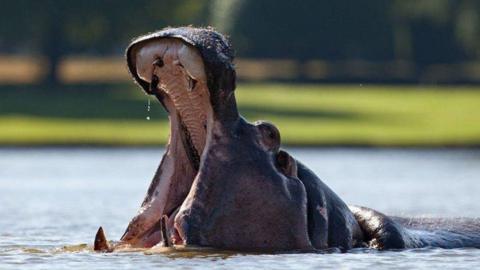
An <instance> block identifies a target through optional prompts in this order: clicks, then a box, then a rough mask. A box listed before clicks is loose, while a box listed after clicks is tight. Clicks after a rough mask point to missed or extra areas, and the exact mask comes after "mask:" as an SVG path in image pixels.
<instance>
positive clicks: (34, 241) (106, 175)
mask: <svg viewBox="0 0 480 270" xmlns="http://www.w3.org/2000/svg"><path fill="white" fill-rule="evenodd" d="M162 152H163V150H162V149H102V150H98V149H83V150H80V149H35V150H18V149H17V150H13V149H11V150H8V149H3V150H0V217H1V218H0V269H20V268H25V269H58V268H75V269H116V268H135V269H143V268H154V267H155V268H168V269H254V268H258V269H370V268H375V269H411V268H431V269H438V268H449V269H454V268H457V269H465V268H476V267H478V265H479V261H480V250H477V249H456V250H442V249H417V250H405V251H388V252H377V251H373V250H366V249H360V250H353V251H351V252H349V253H347V254H283V255H258V254H257V255H255V254H239V253H218V252H216V253H215V252H212V253H199V252H173V251H168V252H160V253H157V252H155V253H154V254H152V253H151V252H147V251H137V252H122V253H113V254H98V253H94V252H92V251H91V244H92V241H93V237H94V234H95V232H96V230H97V228H98V226H99V225H102V226H103V227H104V229H105V230H106V233H107V236H108V237H109V238H110V239H118V238H119V237H120V236H121V234H122V233H123V230H124V229H125V226H126V225H127V223H128V221H129V220H130V218H131V217H132V216H133V215H134V214H135V212H136V210H137V208H138V206H139V204H140V202H141V201H142V199H143V196H144V194H145V192H146V190H147V187H148V184H149V182H150V179H151V176H152V175H153V173H154V171H155V168H156V166H157V165H158V162H159V160H160V158H161V155H162ZM290 153H291V154H292V155H294V156H295V157H297V158H298V159H300V160H302V161H303V162H304V163H306V164H307V165H308V166H309V167H310V168H312V169H313V170H314V171H315V172H316V173H317V174H318V175H319V176H320V177H321V178H322V179H323V180H324V181H325V182H326V183H327V184H328V185H330V187H331V188H332V189H333V190H335V191H336V192H337V194H339V195H340V196H341V197H342V198H343V199H344V200H345V201H346V202H347V203H351V204H358V205H364V206H370V207H373V208H375V209H378V210H380V211H383V212H385V213H388V214H395V215H406V216H443V217H445V216H447V217H455V216H467V217H477V216H480V202H479V201H478V194H480V182H479V180H480V151H474V150H472V151H469V150H365V149H363V150H362V149H353V150H352V149H328V150H315V149H309V150H306V149H291V150H290Z"/></svg>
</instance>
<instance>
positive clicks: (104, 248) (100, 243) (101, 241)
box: [93, 227, 113, 252]
mask: <svg viewBox="0 0 480 270" xmlns="http://www.w3.org/2000/svg"><path fill="white" fill-rule="evenodd" d="M93 250H95V251H99V252H112V251H113V250H112V248H111V247H110V245H109V244H108V241H107V237H106V236H105V232H104V231H103V228H102V227H100V228H98V231H97V234H96V235H95V242H94V244H93Z"/></svg>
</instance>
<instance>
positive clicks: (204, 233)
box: [121, 27, 311, 251]
mask: <svg viewBox="0 0 480 270" xmlns="http://www.w3.org/2000/svg"><path fill="white" fill-rule="evenodd" d="M127 61H128V68H129V70H130V73H131V75H132V76H133V78H134V79H135V81H136V83H138V84H139V85H140V86H141V87H142V88H143V90H144V91H145V92H146V93H147V94H149V95H155V96H156V97H157V98H158V100H159V101H160V102H161V104H162V105H163V106H164V107H165V109H166V111H167V112H168V114H169V120H170V129H171V130H170V138H169V143H168V145H167V147H166V153H165V155H164V157H163V159H162V161H161V164H160V166H159V168H158V170H157V173H156V175H155V177H154V179H153V181H152V183H151V185H150V188H149V190H148V193H147V195H146V198H145V199H144V202H143V204H142V206H141V208H140V210H139V212H138V214H137V215H136V216H135V217H134V218H133V219H132V221H131V222H130V224H129V226H128V228H127V230H126V232H125V234H124V235H123V236H122V238H121V243H124V244H128V245H130V246H133V247H152V246H154V245H160V246H172V245H184V246H187V247H188V246H204V247H213V248H220V249H230V250H262V251H266V250H271V251H276V250H305V249H310V248H311V242H310V240H309V236H308V224H307V209H306V208H307V196H306V191H305V187H304V186H303V184H302V182H301V181H300V180H299V179H298V177H297V167H296V166H297V164H296V162H295V160H294V159H293V158H292V157H290V156H289V155H288V154H287V153H286V152H284V151H282V150H280V148H279V147H280V134H279V132H278V130H277V128H276V127H275V126H274V125H272V124H270V123H268V122H263V121H260V122H256V123H254V124H251V123H248V122H247V121H245V120H244V119H243V118H242V117H241V116H240V115H239V113H238V111H237V105H236V100H235V95H234V90H235V79H236V78H235V68H234V65H233V50H232V48H231V47H230V44H229V42H228V40H227V39H226V38H225V37H224V36H222V35H221V34H219V33H217V32H215V31H213V30H212V29H209V28H207V29H203V28H192V27H182V28H168V29H164V30H162V31H159V32H156V33H153V34H150V35H147V36H142V37H140V38H138V39H136V40H134V41H133V42H132V43H131V45H130V46H129V47H128V49H127Z"/></svg>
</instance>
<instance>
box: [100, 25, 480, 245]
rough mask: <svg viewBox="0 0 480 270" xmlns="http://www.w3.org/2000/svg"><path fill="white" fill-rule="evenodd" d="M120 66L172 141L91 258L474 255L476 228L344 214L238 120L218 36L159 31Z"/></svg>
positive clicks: (270, 129)
mask: <svg viewBox="0 0 480 270" xmlns="http://www.w3.org/2000/svg"><path fill="white" fill-rule="evenodd" d="M127 62H128V67H129V70H130V72H131V74H132V76H133V78H134V79H135V81H136V82H137V83H138V84H139V85H140V86H141V87H142V88H143V90H145V92H146V93H148V94H150V95H155V96H156V97H157V98H158V100H159V101H160V103H161V104H162V105H163V106H164V108H165V109H166V110H167V112H168V113H169V119H170V128H171V131H170V139H169V143H168V145H167V147H166V153H165V154H164V156H163V158H162V161H161V163H160V166H159V167H158V170H157V172H156V173H155V176H154V178H153V180H152V183H151V185H150V188H149V189H148V192H147V195H146V197H145V199H144V201H143V203H142V206H141V208H140V210H139V212H138V213H137V215H136V216H135V217H134V218H133V219H132V221H131V222H130V224H129V225H128V227H127V229H126V231H125V233H124V235H123V236H122V238H121V239H120V243H119V244H116V245H115V246H112V245H109V243H108V242H107V241H106V239H105V236H104V233H103V230H99V232H98V233H97V237H96V240H95V247H94V248H95V250H98V251H113V250H115V249H116V248H118V247H120V246H122V247H124V246H128V247H142V248H149V247H153V246H176V245H182V246H186V247H189V246H192V247H193V246H195V247H198V246H200V247H211V248H219V249H228V250H242V251H264V252H271V251H317V250H324V249H328V248H338V249H340V250H343V251H345V250H348V249H351V248H354V247H372V248H378V249H389V248H411V247H424V246H438V247H445V248H451V247H467V246H468V247H480V236H479V234H478V232H479V231H480V226H479V225H478V224H479V222H478V220H475V219H470V220H467V219H463V220H461V221H457V222H456V223H452V222H450V221H445V220H443V223H442V221H440V220H425V219H423V220H421V219H406V218H396V217H387V216H385V215H383V214H381V213H379V212H376V211H374V210H371V209H368V208H362V207H353V206H352V207H348V206H347V205H346V204H345V203H344V202H343V201H342V200H341V199H340V198H339V197H338V196H337V195H336V194H335V193H334V192H333V191H332V190H331V189H330V188H329V187H328V186H327V185H325V184H324V183H323V182H322V181H321V180H320V179H319V178H318V177H317V176H316V175H315V174H314V173H313V172H312V171H310V170H309V169H308V168H307V167H306V166H305V165H303V164H302V163H300V162H298V161H296V160H295V159H294V158H293V157H292V156H290V155H289V154H288V153H287V152H286V151H284V150H281V149H280V133H279V131H278V129H277V128H276V127H275V126H274V125H273V124H271V123H268V122H265V121H258V122H255V123H253V124H251V123H248V122H247V121H246V120H245V119H243V118H242V117H241V116H240V115H239V113H238V110H237V105H236V100H235V94H234V90H235V79H236V78H235V69H234V65H233V50H232V48H231V46H230V44H229V42H228V40H227V39H226V38H225V37H224V36H222V35H221V34H219V33H217V32H215V31H213V30H211V29H203V28H191V27H182V28H169V29H164V30H162V31H159V32H155V33H153V34H150V35H146V36H142V37H140V38H137V39H136V40H134V41H133V42H132V44H131V45H130V46H129V47H128V49H127ZM259 94H261V93H259ZM146 132H148V131H146ZM433 224H437V225H438V226H434V225H433Z"/></svg>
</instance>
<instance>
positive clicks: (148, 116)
mask: <svg viewBox="0 0 480 270" xmlns="http://www.w3.org/2000/svg"><path fill="white" fill-rule="evenodd" d="M149 114H150V98H148V101H147V117H146V118H145V119H147V121H149V120H150V115H149Z"/></svg>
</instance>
